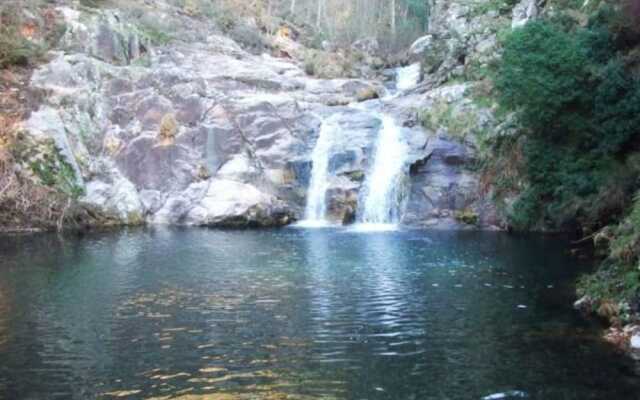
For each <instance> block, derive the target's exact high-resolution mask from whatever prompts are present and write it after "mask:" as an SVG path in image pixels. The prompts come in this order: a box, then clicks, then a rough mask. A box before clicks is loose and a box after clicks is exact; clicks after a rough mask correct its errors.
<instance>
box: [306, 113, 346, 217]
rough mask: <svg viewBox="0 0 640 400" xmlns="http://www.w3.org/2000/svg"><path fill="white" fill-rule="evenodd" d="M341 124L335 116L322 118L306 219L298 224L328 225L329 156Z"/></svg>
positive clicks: (312, 167)
mask: <svg viewBox="0 0 640 400" xmlns="http://www.w3.org/2000/svg"><path fill="white" fill-rule="evenodd" d="M339 129H340V125H339V124H338V122H337V121H336V120H335V119H333V118H327V119H323V120H322V125H321V126H320V133H319V135H318V141H317V143H316V146H315V147H314V149H313V153H312V154H311V179H310V181H309V190H308V193H307V206H306V209H305V215H304V218H305V219H304V221H301V222H300V223H299V224H298V225H300V226H306V227H314V226H325V225H327V220H326V213H327V202H326V197H327V189H328V188H329V157H330V155H331V154H330V153H331V147H332V145H333V141H334V136H335V134H336V132H337V131H338V130H339Z"/></svg>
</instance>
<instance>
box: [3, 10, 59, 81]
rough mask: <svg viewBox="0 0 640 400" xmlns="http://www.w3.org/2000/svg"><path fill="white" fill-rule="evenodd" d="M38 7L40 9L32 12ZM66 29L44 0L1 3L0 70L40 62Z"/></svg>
mask: <svg viewBox="0 0 640 400" xmlns="http://www.w3.org/2000/svg"><path fill="white" fill-rule="evenodd" d="M34 10H39V11H38V12H35V13H34V12H33V11H34ZM64 31H65V26H64V25H63V24H61V23H60V21H59V19H58V18H57V16H56V13H55V11H54V10H53V8H52V7H51V6H50V5H49V6H47V3H46V2H45V1H44V0H24V1H17V0H6V1H3V2H2V3H1V4H0V69H1V68H7V67H10V66H28V65H33V64H36V63H38V62H39V61H40V60H41V59H42V58H43V56H44V54H45V52H46V51H47V49H48V48H49V47H50V46H51V45H52V44H54V43H55V42H57V41H58V39H59V38H60V37H61V36H62V34H63V33H64Z"/></svg>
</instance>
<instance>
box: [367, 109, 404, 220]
mask: <svg viewBox="0 0 640 400" xmlns="http://www.w3.org/2000/svg"><path fill="white" fill-rule="evenodd" d="M380 118H381V119H382V128H381V130H380V133H379V134H378V139H377V142H376V144H375V154H374V157H373V164H372V167H371V168H370V170H369V172H368V174H367V178H366V180H365V183H364V189H363V193H362V195H361V202H360V204H361V205H360V210H359V213H358V214H359V217H358V221H359V222H360V223H363V224H377V225H380V224H397V223H398V222H400V217H401V216H402V215H401V213H402V208H403V207H402V206H403V202H404V199H405V195H404V190H403V189H404V185H403V180H404V178H405V176H406V166H407V158H408V155H409V146H408V145H407V144H406V143H405V142H404V141H403V140H402V137H401V135H402V129H401V127H399V126H398V125H397V124H396V122H395V121H394V120H393V118H392V117H391V116H389V115H386V114H381V115H380Z"/></svg>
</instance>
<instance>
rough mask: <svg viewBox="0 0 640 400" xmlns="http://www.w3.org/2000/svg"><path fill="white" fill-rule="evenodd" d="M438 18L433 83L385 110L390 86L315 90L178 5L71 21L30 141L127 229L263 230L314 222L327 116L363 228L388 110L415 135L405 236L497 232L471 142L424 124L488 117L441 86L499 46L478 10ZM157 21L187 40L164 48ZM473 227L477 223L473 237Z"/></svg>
mask: <svg viewBox="0 0 640 400" xmlns="http://www.w3.org/2000/svg"><path fill="white" fill-rule="evenodd" d="M158 1H160V0H158ZM436 3H437V4H436V5H435V8H434V14H433V15H432V19H433V21H432V25H433V26H434V27H438V26H442V24H446V25H447V29H446V30H443V29H436V28H434V30H433V32H431V33H430V36H428V37H427V38H423V39H421V41H419V42H416V44H415V45H414V46H413V47H412V50H411V52H412V53H413V54H414V56H415V57H418V55H420V54H424V53H425V52H430V54H433V56H434V57H435V59H434V62H433V65H431V66H429V65H428V62H427V61H425V60H423V59H422V62H423V67H424V68H427V69H428V71H426V72H427V75H426V77H425V83H423V84H422V85H421V86H419V87H418V88H417V89H416V90H414V91H412V92H411V93H409V94H406V95H402V96H399V97H396V98H394V99H391V100H389V99H387V100H385V101H380V100H377V99H376V98H377V97H381V96H382V94H384V93H385V89H384V88H383V87H382V85H380V84H378V83H375V82H371V81H367V80H362V79H316V78H313V77H310V76H308V75H307V74H306V73H305V71H304V65H303V64H304V63H303V62H302V60H299V61H296V60H295V59H292V58H276V57H274V56H272V55H268V54H262V55H255V54H250V53H248V52H246V51H244V50H243V49H242V48H241V47H240V46H239V45H238V44H236V43H235V42H234V41H232V40H231V39H229V38H226V37H224V36H221V35H220V34H218V33H217V32H216V31H215V29H213V28H212V27H210V26H209V24H207V23H206V21H202V20H199V19H197V18H190V17H189V16H186V15H184V14H182V13H179V12H177V11H176V10H173V9H172V8H171V6H169V5H167V4H164V5H163V7H155V8H152V9H150V10H149V12H148V13H145V15H144V18H143V19H141V18H139V17H136V16H135V15H129V14H127V13H126V12H124V11H115V10H103V9H99V10H87V9H83V10H82V11H77V10H74V9H70V8H64V7H63V8H61V9H60V12H61V14H62V15H64V17H65V19H66V24H67V26H68V31H67V33H66V34H65V37H64V38H63V48H62V49H61V50H62V51H59V52H53V53H52V59H51V61H50V62H49V63H47V64H45V65H43V66H42V67H41V68H39V69H38V70H37V71H36V72H35V73H34V75H33V78H32V82H31V86H32V87H34V88H35V89H39V90H42V91H43V92H45V93H47V96H46V97H45V100H44V103H43V104H42V106H41V108H40V109H39V110H36V111H35V112H34V113H33V114H32V116H31V118H30V119H29V121H27V123H26V127H27V129H28V131H29V132H31V134H33V135H45V136H50V137H52V138H54V139H55V141H56V145H57V146H58V147H59V148H60V150H61V154H63V155H64V156H65V157H66V158H67V159H68V160H69V162H70V164H71V165H72V166H73V167H74V170H75V171H76V174H77V177H78V181H79V183H80V184H82V186H83V187H84V188H85V196H84V197H83V198H82V203H83V204H85V205H86V206H87V207H91V208H95V209H99V210H101V211H102V212H104V213H105V214H107V215H110V216H112V217H113V218H116V219H118V220H120V221H122V222H123V223H129V224H134V223H140V222H149V223H159V224H185V225H200V226H214V227H265V226H280V225H284V224H288V223H291V222H292V221H295V220H296V219H299V218H301V217H302V213H303V210H304V205H305V200H306V199H305V198H306V189H307V186H308V183H309V175H310V171H311V161H310V159H311V152H312V150H313V147H314V145H315V143H316V141H317V137H318V133H319V130H320V124H321V121H322V119H323V118H325V117H327V116H329V115H333V116H334V117H335V118H337V120H338V123H339V125H340V127H341V129H342V131H343V133H342V134H341V135H340V136H339V137H337V138H336V143H335V146H334V148H335V151H334V152H333V153H332V154H331V159H330V176H331V178H330V182H329V190H328V195H329V201H328V210H329V213H330V216H331V218H332V219H335V220H337V221H343V222H351V221H352V220H353V218H354V214H355V212H356V210H357V203H358V196H359V192H360V189H361V188H362V185H363V181H364V178H365V175H366V173H367V170H368V168H369V167H370V165H371V156H372V153H373V150H374V149H373V146H374V143H375V139H376V137H377V134H378V131H379V129H380V124H381V121H380V119H379V118H378V116H377V115H378V114H377V113H379V112H380V111H384V112H386V113H390V114H391V115H393V116H394V118H395V119H396V121H397V122H398V124H400V125H403V126H404V128H403V140H406V141H407V143H408V144H409V145H410V147H411V152H412V154H411V160H412V161H411V162H412V164H413V165H412V166H411V174H410V182H409V183H408V186H409V193H410V196H409V199H408V202H407V212H406V217H405V221H404V222H405V223H409V224H415V225H420V226H434V227H446V228H452V227H454V228H459V227H464V226H469V225H473V226H475V227H477V226H484V227H488V226H493V225H495V224H497V223H498V222H497V221H496V218H495V217H494V212H493V210H492V209H491V207H490V206H488V202H487V201H486V196H484V195H482V193H481V192H480V188H479V185H478V177H477V175H476V174H475V173H474V172H473V171H472V169H471V166H472V164H473V162H474V160H475V157H474V153H475V151H476V149H475V145H474V143H472V142H470V141H469V140H460V139H457V138H452V136H454V135H453V133H452V132H449V131H448V130H447V127H442V126H439V127H433V129H427V130H425V129H423V128H422V127H420V126H418V117H417V115H416V112H415V110H416V109H429V108H432V107H435V106H436V105H439V104H440V103H443V102H444V103H446V104H449V105H452V107H455V108H456V109H457V110H458V111H459V112H460V113H465V112H466V111H467V110H468V109H472V111H473V112H474V113H477V114H478V115H484V114H483V112H482V110H478V109H477V108H474V107H473V105H471V104H470V102H469V100H468V99H467V96H466V95H465V94H466V93H467V91H468V90H469V87H466V86H465V87H464V88H453V87H445V88H441V87H440V84H441V83H443V82H445V81H446V80H447V79H449V78H450V77H451V76H454V75H455V74H459V73H461V70H464V66H465V65H466V63H467V62H468V60H470V59H473V60H482V61H483V62H488V59H489V56H487V57H486V58H483V57H484V56H483V54H485V53H491V51H493V44H494V41H495V34H493V33H490V34H488V35H475V36H474V35H471V34H470V32H469V30H472V29H476V28H477V27H476V28H474V25H473V23H472V21H470V20H469V18H468V13H467V12H466V11H465V10H467V9H466V8H460V7H461V6H459V5H458V4H457V3H456V4H451V5H450V6H445V5H444V2H436ZM467 11H468V10H467ZM150 18H155V19H157V20H158V21H161V23H162V24H163V25H164V26H170V27H171V29H172V30H173V32H177V33H178V34H177V35H174V36H175V38H174V39H173V40H170V41H167V42H166V43H159V42H158V39H157V37H154V36H157V33H156V34H155V35H152V34H150V30H149V28H148V26H147V25H146V24H148V21H149V19H150ZM478 29H479V28H478ZM464 37H472V38H474V39H468V40H467V39H465V40H466V41H465V40H462V39H460V38H464ZM359 46H365V47H367V49H369V47H372V46H375V43H369V42H366V43H365V42H363V43H360V44H359ZM434 49H435V50H434ZM470 54H471V56H470V57H468V58H466V60H467V61H465V57H463V56H462V55H470ZM365 100H366V101H365ZM362 101H364V103H362V104H363V106H362V107H351V106H348V105H349V104H351V103H357V102H362ZM487 118H488V117H487ZM480 120H482V118H480ZM476 125H477V124H476ZM461 213H465V215H470V214H471V215H477V216H478V217H477V219H474V218H471V219H470V220H472V221H473V223H472V224H469V218H467V219H465V221H462V219H461V218H459V215H460V214H461Z"/></svg>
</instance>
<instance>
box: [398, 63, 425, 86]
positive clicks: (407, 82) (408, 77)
mask: <svg viewBox="0 0 640 400" xmlns="http://www.w3.org/2000/svg"><path fill="white" fill-rule="evenodd" d="M419 81H420V63H415V64H411V65H409V66H407V67H403V68H398V71H397V72H396V87H397V88H398V90H399V91H401V92H403V91H405V90H409V89H413V88H414V87H415V86H416V85H417V84H418V82H419Z"/></svg>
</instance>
